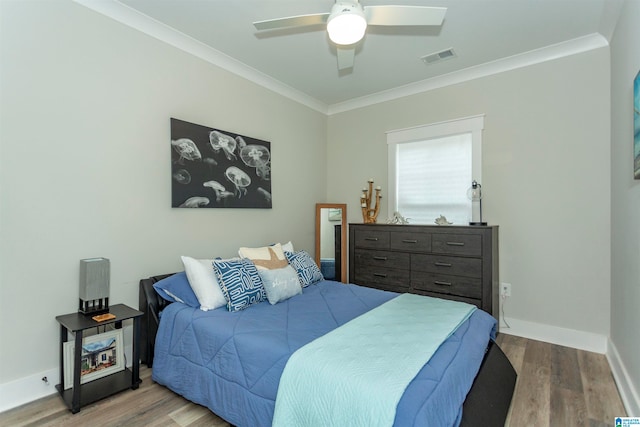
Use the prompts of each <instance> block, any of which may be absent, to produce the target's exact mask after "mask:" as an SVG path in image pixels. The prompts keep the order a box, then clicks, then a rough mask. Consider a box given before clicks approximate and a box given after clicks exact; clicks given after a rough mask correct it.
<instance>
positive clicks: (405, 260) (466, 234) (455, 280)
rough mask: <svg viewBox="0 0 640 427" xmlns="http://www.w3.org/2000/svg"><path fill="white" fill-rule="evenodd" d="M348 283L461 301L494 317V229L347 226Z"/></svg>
mask: <svg viewBox="0 0 640 427" xmlns="http://www.w3.org/2000/svg"><path fill="white" fill-rule="evenodd" d="M349 282H350V283H355V284H358V285H363V286H368V287H372V288H378V289H383V290H387V291H393V292H409V293H415V294H421V295H429V296H434V297H439V298H445V299H451V300H456V301H463V302H467V303H470V304H474V305H476V306H477V307H479V308H481V309H482V310H484V311H486V312H488V313H489V314H491V315H492V316H493V317H495V318H496V319H498V316H499V314H498V313H499V297H498V290H499V280H498V226H456V225H447V226H439V225H383V224H349Z"/></svg>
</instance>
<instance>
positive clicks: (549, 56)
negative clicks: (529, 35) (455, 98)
mask: <svg viewBox="0 0 640 427" xmlns="http://www.w3.org/2000/svg"><path fill="white" fill-rule="evenodd" d="M608 45H609V43H608V42H607V40H606V39H605V38H604V37H603V36H602V35H600V34H598V33H593V34H589V35H587V36H583V37H579V38H576V39H572V40H568V41H566V42H562V43H558V44H554V45H550V46H546V47H543V48H540V49H535V50H531V51H529V52H524V53H521V54H518V55H513V56H509V57H506V58H502V59H498V60H496V61H492V62H487V63H485V64H480V65H477V66H474V67H469V68H466V69H463V70H459V71H454V72H452V73H448V74H444V75H442V76H437V77H433V78H431V79H426V80H422V81H419V82H416V83H411V84H408V85H404V86H400V87H397V88H393V89H389V90H386V91H382V92H378V93H374V94H372V95H367V96H363V97H360V98H355V99H352V100H349V101H345V102H342V103H338V104H332V105H330V106H329V110H328V113H327V114H328V115H332V114H337V113H342V112H345V111H349V110H354V109H356V108H362V107H367V106H370V105H374V104H379V103H381V102H386V101H391V100H394V99H398V98H403V97H405V96H410V95H415V94H418V93H422V92H428V91H431V90H434V89H439V88H443V87H446V86H450V85H454V84H458V83H463V82H467V81H470V80H475V79H478V78H481V77H486V76H490V75H494V74H499V73H503V72H505V71H511V70H515V69H518V68H523V67H528V66H530V65H534V64H539V63H542V62H546V61H552V60H555V59H559V58H563V57H566V56H571V55H576V54H579V53H583V52H587V51H590V50H593V49H598V48H602V47H605V46H608Z"/></svg>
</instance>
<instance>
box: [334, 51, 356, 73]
mask: <svg viewBox="0 0 640 427" xmlns="http://www.w3.org/2000/svg"><path fill="white" fill-rule="evenodd" d="M337 49H338V70H345V69H347V68H352V67H353V61H354V59H355V56H356V48H355V47H341V46H337Z"/></svg>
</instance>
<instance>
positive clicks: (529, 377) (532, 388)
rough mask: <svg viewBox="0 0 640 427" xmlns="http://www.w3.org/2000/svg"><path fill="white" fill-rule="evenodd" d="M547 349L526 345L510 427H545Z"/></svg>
mask: <svg viewBox="0 0 640 427" xmlns="http://www.w3.org/2000/svg"><path fill="white" fill-rule="evenodd" d="M550 364H551V345H550V344H547V343H543V342H540V341H533V340H531V341H529V342H528V343H527V346H526V350H525V354H524V357H523V361H522V369H521V372H520V375H519V376H518V380H517V383H516V390H515V392H514V398H513V401H512V403H511V405H512V411H511V418H510V425H512V426H514V427H518V426H545V425H548V423H549V412H550V400H551V387H550V385H551V369H550Z"/></svg>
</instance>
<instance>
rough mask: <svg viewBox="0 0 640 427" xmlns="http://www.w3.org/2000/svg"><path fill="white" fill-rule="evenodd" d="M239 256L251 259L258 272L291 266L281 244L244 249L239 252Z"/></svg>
mask: <svg viewBox="0 0 640 427" xmlns="http://www.w3.org/2000/svg"><path fill="white" fill-rule="evenodd" d="M238 255H240V257H241V258H248V259H250V260H251V261H252V262H253V263H254V264H255V266H256V268H257V269H258V270H274V269H277V268H284V267H286V266H287V265H289V262H288V261H287V258H286V257H285V256H284V251H283V250H282V245H280V243H276V244H275V245H273V246H265V247H262V248H245V247H242V248H240V250H238Z"/></svg>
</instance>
